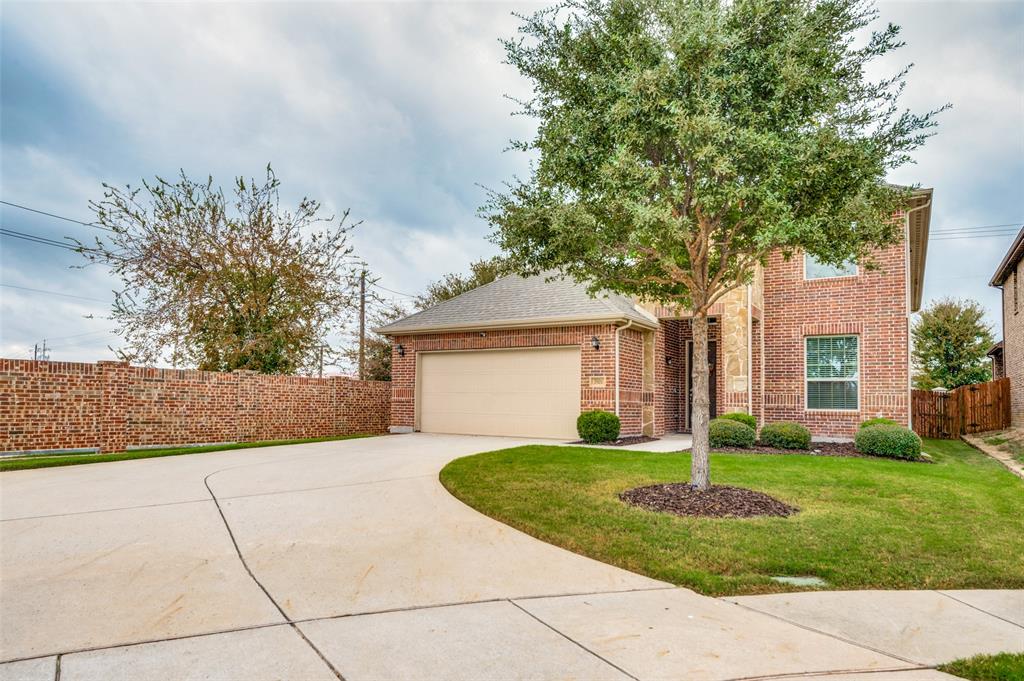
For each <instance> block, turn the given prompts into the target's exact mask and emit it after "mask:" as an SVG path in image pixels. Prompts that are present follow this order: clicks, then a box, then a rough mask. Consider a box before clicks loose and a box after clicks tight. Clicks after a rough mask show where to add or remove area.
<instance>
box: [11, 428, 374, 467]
mask: <svg viewBox="0 0 1024 681" xmlns="http://www.w3.org/2000/svg"><path fill="white" fill-rule="evenodd" d="M359 437H373V435H340V436H336V437H313V438H306V439H303V440H263V441H262V442H235V443H232V444H224V445H207V446H204V447H176V448H171V449H133V450H131V451H128V452H113V453H111V454H60V455H53V456H50V455H47V454H33V455H30V456H25V457H20V458H17V459H0V471H23V470H28V469H30V468H52V467H54V466H77V465H79V464H87V463H103V462H105V461H127V460H129V459H153V458H156V457H159V456H181V455H182V454H201V453H203V452H223V451H227V450H229V449H252V448H254V447H277V446H279V445H301V444H306V443H307V442H332V441H334V440H351V439H354V438H359Z"/></svg>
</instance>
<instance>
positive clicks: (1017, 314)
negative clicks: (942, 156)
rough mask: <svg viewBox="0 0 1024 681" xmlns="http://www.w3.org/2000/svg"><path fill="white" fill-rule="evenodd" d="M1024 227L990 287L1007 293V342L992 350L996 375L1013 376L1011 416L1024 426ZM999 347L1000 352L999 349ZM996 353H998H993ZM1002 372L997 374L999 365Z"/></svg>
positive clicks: (1005, 333) (1005, 330)
mask: <svg viewBox="0 0 1024 681" xmlns="http://www.w3.org/2000/svg"><path fill="white" fill-rule="evenodd" d="M1022 262H1024V228H1021V230H1020V233H1019V234H1018V235H1017V238H1016V239H1014V240H1013V244H1011V245H1010V250H1008V251H1007V252H1006V257H1005V258H1003V261H1002V262H1001V263H999V267H997V268H996V273H995V274H994V275H992V280H991V281H990V282H989V286H995V287H996V288H999V289H1002V292H1003V341H1002V342H1001V343H999V344H998V345H996V347H995V348H993V349H992V350H990V351H989V353H988V354H989V355H990V356H991V357H992V375H993V378H999V377H1001V376H1005V377H1007V378H1009V379H1010V418H1011V421H1012V422H1013V425H1014V427H1016V428H1022V427H1024V284H1022V283H1021V281H1020V279H1021V276H1022V275H1024V272H1022V270H1024V265H1021V263H1022ZM997 348H998V352H996V350H997ZM993 353H996V354H993ZM997 366H998V367H999V369H1000V374H999V375H998V376H997V375H996V367H997Z"/></svg>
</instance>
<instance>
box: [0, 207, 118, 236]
mask: <svg viewBox="0 0 1024 681" xmlns="http://www.w3.org/2000/svg"><path fill="white" fill-rule="evenodd" d="M0 203H2V204H4V205H5V206H11V207H12V208H20V209H21V210H27V211H29V212H32V213H38V214H39V215H45V216H47V217H51V218H57V219H58V220H66V221H68V222H74V223H75V224H77V225H85V226H86V227H95V228H96V229H102V230H105V231H107V232H112V231H114V230H112V229H110V228H109V227H104V226H103V225H97V224H96V223H95V222H83V221H82V220H76V219H74V218H69V217H66V216H64V215H57V214H56V213H48V212H46V211H45V210H39V209H38V208H29V207H28V206H22V205H21V204H19V203H12V202H11V201H0Z"/></svg>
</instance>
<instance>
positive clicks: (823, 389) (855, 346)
mask: <svg viewBox="0 0 1024 681" xmlns="http://www.w3.org/2000/svg"><path fill="white" fill-rule="evenodd" d="M805 352H806V355H805V358H804V359H805V361H804V367H805V369H804V371H805V377H806V384H807V408H808V409H831V410H847V411H857V410H858V409H859V408H860V405H859V399H858V397H859V396H858V393H859V388H860V385H859V384H860V344H859V339H858V338H857V336H812V337H809V338H807V339H806V351H805Z"/></svg>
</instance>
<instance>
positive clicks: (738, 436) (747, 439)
mask: <svg viewBox="0 0 1024 681" xmlns="http://www.w3.org/2000/svg"><path fill="white" fill-rule="evenodd" d="M708 436H709V439H710V441H711V446H712V447H742V448H743V449H748V448H750V447H753V446H754V440H756V439H757V433H756V432H754V429H753V428H751V427H750V426H748V425H746V424H745V423H740V422H739V421H734V420H732V419H711V424H710V425H709V426H708Z"/></svg>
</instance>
